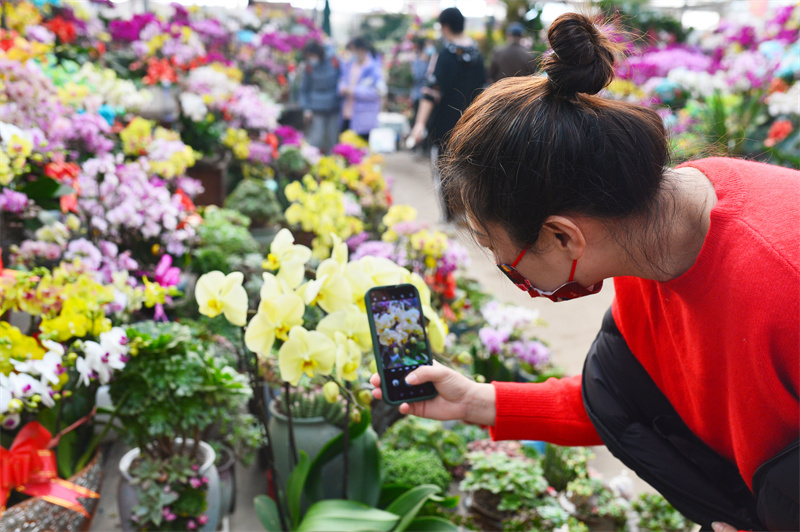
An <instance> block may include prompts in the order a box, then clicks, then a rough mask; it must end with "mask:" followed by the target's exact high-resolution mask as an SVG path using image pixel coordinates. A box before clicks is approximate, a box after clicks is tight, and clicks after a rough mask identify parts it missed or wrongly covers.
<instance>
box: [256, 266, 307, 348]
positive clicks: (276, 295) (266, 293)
mask: <svg viewBox="0 0 800 532" xmlns="http://www.w3.org/2000/svg"><path fill="white" fill-rule="evenodd" d="M305 310H306V307H305V305H304V304H303V299H302V298H301V297H300V296H299V295H297V294H295V293H294V292H292V290H291V289H290V288H288V286H286V285H285V283H282V282H281V281H280V280H279V279H277V278H276V277H275V276H274V275H272V274H270V273H265V274H264V284H263V285H262V286H261V303H259V305H258V312H256V315H255V316H253V319H252V320H250V324H249V325H248V326H247V331H246V332H245V333H244V341H245V344H246V345H247V348H248V349H250V350H251V351H253V352H255V353H269V352H270V351H272V346H273V345H274V344H275V339H276V338H277V339H279V340H284V341H285V340H287V339H288V333H289V331H290V330H291V328H292V327H294V326H297V325H302V324H303V314H304V313H305Z"/></svg>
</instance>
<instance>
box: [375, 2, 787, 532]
mask: <svg viewBox="0 0 800 532" xmlns="http://www.w3.org/2000/svg"><path fill="white" fill-rule="evenodd" d="M548 40H549V42H550V46H551V47H552V49H553V53H551V54H549V55H548V56H547V57H546V58H545V60H544V62H543V69H544V71H545V73H546V76H528V77H511V78H506V79H503V80H500V81H498V82H497V83H495V84H493V85H491V86H490V87H489V88H488V89H486V91H484V92H483V93H482V94H481V95H480V96H479V97H478V99H477V100H476V101H475V102H474V103H473V104H472V105H471V106H470V107H469V108H468V109H467V110H466V111H465V112H464V115H463V116H462V118H461V120H460V121H459V122H458V124H457V125H456V127H455V129H454V130H453V132H452V133H451V136H450V138H449V139H448V144H447V146H448V152H447V153H446V154H445V156H444V158H443V163H442V174H443V176H444V177H443V184H444V187H445V196H446V198H447V199H448V200H449V201H451V202H452V203H451V205H452V209H453V212H454V214H455V215H457V216H458V217H459V218H460V219H463V220H464V223H465V224H466V226H467V227H468V228H469V232H470V233H471V234H472V236H473V237H474V238H475V240H476V241H477V243H478V244H479V245H481V246H482V247H484V248H486V249H487V250H488V252H489V253H491V254H492V255H493V256H494V259H495V262H496V264H497V266H498V268H499V269H500V270H501V272H502V273H503V274H504V275H505V276H506V277H508V279H509V280H510V281H511V282H512V283H514V285H515V286H517V287H518V288H520V289H522V290H524V291H525V292H526V293H527V294H528V295H530V296H531V297H546V298H548V299H550V300H551V301H554V302H558V301H566V300H571V299H577V298H580V297H582V296H589V295H591V294H595V293H597V292H599V291H600V289H601V288H602V286H603V281H604V280H606V279H613V281H614V300H613V302H612V304H611V308H610V309H609V310H608V311H607V313H606V315H605V317H604V319H603V320H602V323H601V324H599V326H600V327H599V329H600V330H599V332H598V335H597V337H596V339H595V340H594V343H593V344H592V346H591V347H590V349H589V352H588V354H587V357H586V361H585V363H584V367H583V373H582V374H581V375H575V376H572V377H566V378H563V379H556V378H551V379H548V380H547V381H545V382H542V383H535V384H534V383H530V384H520V383H501V382H494V383H491V384H489V383H478V382H475V381H474V380H472V379H470V378H468V377H466V376H465V375H463V374H461V373H459V372H457V371H456V370H453V369H450V368H447V367H446V366H444V365H441V364H434V365H433V366H421V367H420V368H418V369H416V370H414V371H413V372H411V373H410V374H408V376H406V378H405V380H406V382H407V383H408V384H411V385H418V384H422V383H425V382H432V383H433V384H434V386H435V387H436V391H437V392H438V394H437V396H436V398H434V399H431V400H427V401H424V402H415V403H410V404H409V403H405V404H402V405H400V412H401V413H404V414H407V413H410V414H414V415H419V416H424V417H428V418H433V419H441V420H447V419H462V420H465V421H468V422H471V423H475V424H479V425H488V426H490V427H491V434H492V438H493V439H496V440H504V439H513V440H543V441H548V442H552V443H555V444H558V445H599V444H601V443H602V444H605V445H606V447H608V449H609V450H610V451H611V453H612V454H614V456H616V457H617V458H619V459H620V460H621V461H622V462H623V463H625V464H626V465H627V466H628V467H630V468H631V469H632V470H634V471H635V472H636V474H637V475H639V477H641V478H642V479H643V480H645V481H646V482H647V483H649V484H650V485H651V486H653V487H654V488H655V489H656V490H658V491H659V492H660V493H661V494H662V495H663V496H664V497H665V498H666V499H667V501H669V502H670V503H671V504H672V506H673V507H675V509H677V510H678V511H679V512H681V513H682V514H683V515H685V516H686V517H687V518H689V519H691V520H692V521H694V522H696V523H699V524H700V525H701V527H702V529H703V530H708V529H710V528H713V529H714V530H715V532H728V531H734V532H735V530H737V529H739V530H800V231H798V227H800V209H798V204H800V172H798V171H797V170H793V169H790V168H784V167H781V166H775V165H769V164H764V163H760V162H755V161H747V160H744V159H737V158H708V159H699V160H693V161H689V162H686V163H684V164H680V165H678V166H673V165H672V164H671V162H670V143H669V136H668V133H667V130H666V128H665V127H664V121H663V120H662V118H661V117H660V116H659V114H658V113H657V112H656V111H655V110H653V109H650V108H648V107H644V106H642V105H639V104H636V103H632V102H626V101H620V100H612V99H608V98H605V97H602V96H598V93H599V92H600V91H601V90H602V89H603V88H604V87H606V86H608V84H609V83H611V81H612V80H613V78H614V66H615V60H616V58H617V57H618V56H619V54H620V53H621V52H622V48H623V47H622V46H620V44H619V43H615V42H613V40H612V39H610V38H609V37H608V36H607V35H605V34H604V33H602V32H601V31H600V29H598V27H597V26H596V25H595V24H594V23H593V21H592V19H590V18H588V17H586V16H584V15H580V14H577V13H567V14H564V15H561V16H560V17H558V18H557V19H556V20H555V21H554V22H553V24H552V25H551V26H550V28H549V30H548ZM370 381H371V382H372V384H373V385H374V386H376V387H378V388H376V389H375V390H374V391H373V395H374V396H375V397H376V398H379V399H380V398H381V397H382V394H381V391H380V388H379V386H380V377H379V376H378V375H373V376H372V378H371V379H370Z"/></svg>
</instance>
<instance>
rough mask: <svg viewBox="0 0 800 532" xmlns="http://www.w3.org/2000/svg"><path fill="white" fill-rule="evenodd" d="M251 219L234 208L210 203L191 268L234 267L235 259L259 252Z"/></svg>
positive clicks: (201, 269) (218, 268) (204, 211)
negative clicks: (222, 207) (251, 231)
mask: <svg viewBox="0 0 800 532" xmlns="http://www.w3.org/2000/svg"><path fill="white" fill-rule="evenodd" d="M249 226H250V219H249V218H247V217H246V216H244V215H242V214H240V213H238V212H236V211H233V210H230V209H219V208H217V207H213V206H211V207H206V208H205V209H204V210H203V223H202V224H200V226H199V227H198V228H197V237H198V242H197V245H196V246H195V247H194V249H193V251H192V261H191V264H190V265H191V268H192V271H194V272H196V273H206V272H209V271H212V270H220V271H231V270H232V269H233V268H231V266H232V265H233V264H234V261H235V260H237V258H238V259H239V260H241V257H242V256H244V255H247V254H250V253H258V251H259V248H258V243H257V242H256V241H255V240H254V239H253V236H252V235H251V234H250V231H249V229H248V227H249Z"/></svg>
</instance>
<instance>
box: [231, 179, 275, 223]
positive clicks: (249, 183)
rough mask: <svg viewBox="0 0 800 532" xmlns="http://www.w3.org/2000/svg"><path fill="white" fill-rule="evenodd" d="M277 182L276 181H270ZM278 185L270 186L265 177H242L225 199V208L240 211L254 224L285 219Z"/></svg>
mask: <svg viewBox="0 0 800 532" xmlns="http://www.w3.org/2000/svg"><path fill="white" fill-rule="evenodd" d="M270 182H271V183H273V184H274V185H276V184H275V181H270ZM276 188H277V186H275V187H273V188H270V186H269V182H267V181H265V180H263V179H254V178H245V179H242V180H241V181H240V182H239V184H238V185H236V188H235V189H233V192H231V194H229V195H228V197H227V198H226V199H225V208H226V209H232V210H235V211H238V212H240V213H241V214H242V215H244V216H247V217H248V218H250V220H251V221H252V224H253V225H254V226H266V225H270V224H278V223H280V222H281V221H282V220H283V208H282V207H281V204H280V203H279V201H278V196H277V194H276V193H275V189H276Z"/></svg>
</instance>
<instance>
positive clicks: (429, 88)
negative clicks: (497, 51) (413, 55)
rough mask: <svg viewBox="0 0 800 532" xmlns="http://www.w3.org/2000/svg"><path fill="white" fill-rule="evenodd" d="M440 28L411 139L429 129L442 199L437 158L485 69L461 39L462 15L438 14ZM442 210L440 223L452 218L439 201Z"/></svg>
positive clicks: (482, 82) (477, 53)
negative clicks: (437, 47)
mask: <svg viewBox="0 0 800 532" xmlns="http://www.w3.org/2000/svg"><path fill="white" fill-rule="evenodd" d="M439 24H440V25H441V32H442V39H443V41H444V45H443V47H442V49H441V50H440V51H439V52H438V53H437V54H436V55H434V56H433V58H432V59H431V64H430V66H429V67H428V72H429V74H428V80H427V83H426V85H425V87H424V88H423V89H422V100H421V102H420V105H419V109H418V111H417V117H416V120H415V121H414V127H413V128H412V129H411V133H410V136H411V138H413V139H414V141H415V142H416V143H417V144H419V143H420V142H422V140H423V138H424V137H425V129H426V127H427V128H429V129H428V139H429V142H430V144H431V162H432V164H433V180H434V185H435V187H436V192H437V194H438V195H439V198H442V194H441V179H440V173H439V170H438V165H437V162H438V159H439V154H440V153H441V152H442V149H443V146H444V145H445V143H446V140H447V135H448V134H449V133H450V130H452V129H453V127H455V125H456V122H458V119H459V118H461V113H462V112H464V109H466V108H467V106H468V105H469V104H470V103H471V102H472V100H473V99H474V98H475V96H477V95H478V92H479V91H480V89H482V88H483V87H484V86H485V85H486V69H485V68H484V67H483V57H481V53H480V51H479V50H478V48H477V46H476V45H475V42H474V41H473V40H472V39H470V38H469V37H467V36H466V35H464V15H462V14H461V11H459V10H458V8H455V7H449V8H447V9H445V10H443V11H442V12H441V13H440V14H439ZM441 209H442V219H443V220H444V221H449V220H450V218H451V216H450V211H449V208H448V206H447V203H446V202H444V201H441Z"/></svg>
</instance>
